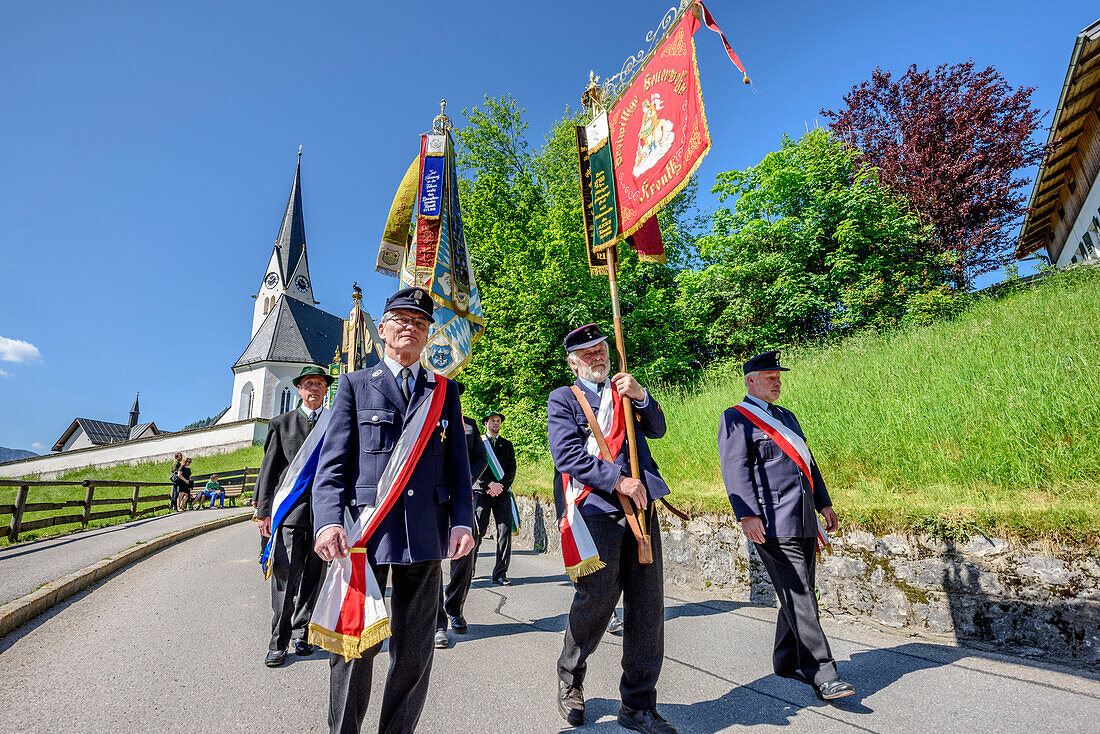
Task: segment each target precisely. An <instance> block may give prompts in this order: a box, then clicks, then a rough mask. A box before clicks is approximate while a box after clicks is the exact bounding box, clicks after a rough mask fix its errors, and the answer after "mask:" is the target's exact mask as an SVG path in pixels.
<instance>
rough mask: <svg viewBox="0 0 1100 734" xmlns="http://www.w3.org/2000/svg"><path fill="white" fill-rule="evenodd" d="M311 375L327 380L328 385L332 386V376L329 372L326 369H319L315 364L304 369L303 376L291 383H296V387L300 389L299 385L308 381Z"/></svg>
mask: <svg viewBox="0 0 1100 734" xmlns="http://www.w3.org/2000/svg"><path fill="white" fill-rule="evenodd" d="M310 375H317V376H318V377H323V378H325V384H326V385H331V384H332V375H330V374H329V373H328V370H326V369H325V368H324V367H318V366H317V365H315V364H307V365H306V366H305V367H303V368H302V374H300V375H298V376H297V377H295V378H294V379H293V380H291V382H293V383H294V387H298V383H299V382H301V381H302V380H304V379H306V378H307V377H309V376H310Z"/></svg>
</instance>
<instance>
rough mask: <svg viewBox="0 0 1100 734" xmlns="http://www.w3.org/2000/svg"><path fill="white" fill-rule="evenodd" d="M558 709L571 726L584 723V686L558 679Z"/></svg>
mask: <svg viewBox="0 0 1100 734" xmlns="http://www.w3.org/2000/svg"><path fill="white" fill-rule="evenodd" d="M558 711H559V712H560V713H561V717H562V718H563V719H565V720H566V721H568V722H569V723H570V724H572V725H573V726H580V725H581V724H583V723H584V688H583V687H582V686H567V685H565V683H564V682H562V681H561V680H559V681H558Z"/></svg>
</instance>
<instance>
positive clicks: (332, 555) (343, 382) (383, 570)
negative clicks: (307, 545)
mask: <svg viewBox="0 0 1100 734" xmlns="http://www.w3.org/2000/svg"><path fill="white" fill-rule="evenodd" d="M433 310H434V306H433V303H432V299H431V297H430V296H429V295H428V293H427V292H426V291H425V290H424V289H423V288H404V289H402V290H400V291H398V292H397V293H395V294H394V295H393V296H391V297H390V298H389V300H388V301H387V302H386V310H385V315H384V316H383V318H382V321H381V324H380V325H381V329H380V333H381V337H382V341H383V342H384V343H385V345H386V349H385V356H384V358H383V360H382V362H381V363H379V364H377V365H375V366H374V367H373V368H368V369H363V370H359V371H356V372H351V373H348V374H346V375H344V376H342V377H341V378H340V384H339V387H338V388H337V391H336V399H335V402H334V404H333V407H332V415H331V418H330V422H329V426H328V431H327V432H326V434H325V440H324V444H323V446H322V448H321V453H320V457H319V459H318V467H317V475H316V478H315V480H314V485H313V518H314V526H315V527H316V528H318V530H317V535H316V543H315V545H314V549H315V550H316V552H317V555H319V556H320V557H321V559H322V560H324V561H332V565H331V566H330V568H329V571H328V575H327V577H326V579H325V585H324V587H323V589H322V591H321V598H320V599H319V600H318V604H317V607H316V611H315V612H314V615H313V620H312V622H311V624H310V633H311V635H310V640H311V641H315V642H317V644H320V645H322V646H323V647H325V649H327V650H329V651H330V652H331V653H332V655H331V658H330V675H329V729H330V731H331V732H334V733H336V732H341V733H344V734H346V733H351V732H359V730H360V727H361V725H362V723H363V717H364V716H365V714H366V712H367V702H368V697H369V696H370V689H371V669H372V667H373V663H374V656H375V655H376V654H377V653H378V651H379V650H380V649H381V645H382V640H383V639H384V638H385V637H386V636H387V635H390V636H391V639H390V667H389V674H388V676H387V678H386V685H385V690H384V693H383V696H382V706H381V716H380V722H379V726H378V730H379V731H384V732H411V731H413V730H414V729H415V728H416V724H417V721H418V720H419V718H420V713H421V711H422V710H423V708H424V701H425V698H426V696H427V693H428V677H429V674H430V672H431V664H432V654H433V652H434V648H433V640H434V633H435V621H436V611H437V609H438V606H439V589H440V583H441V572H440V566H439V562H440V561H441V560H442V559H444V558H459V557H461V556H463V555H465V554H466V553H468V552H469V551H470V550H471V549H472V548H473V546H474V540H473V535H472V533H471V530H470V529H471V528H472V527H473V523H474V514H473V493H472V492H471V491H470V465H469V459H468V458H467V456H466V439H465V435H464V434H463V430H462V408H461V406H460V404H459V398H458V389H457V386H456V385H455V383H454V382H453V381H452V380H448V379H446V378H444V377H442V376H440V375H435V374H430V373H429V372H428V371H427V370H426V369H425V368H423V367H422V366H421V365H420V361H419V360H420V354H421V351H422V350H423V348H424V345H425V343H426V342H427V340H428V327H429V325H430V323H431V322H432V319H433V316H432V311H433ZM387 578H389V579H390V583H391V594H390V614H389V621H388V625H387V621H386V613H385V606H384V605H383V603H382V597H383V596H384V590H385V588H386V581H387Z"/></svg>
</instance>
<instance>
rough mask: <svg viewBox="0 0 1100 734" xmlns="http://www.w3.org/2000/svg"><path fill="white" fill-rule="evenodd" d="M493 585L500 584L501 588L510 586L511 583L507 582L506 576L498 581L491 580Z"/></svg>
mask: <svg viewBox="0 0 1100 734" xmlns="http://www.w3.org/2000/svg"><path fill="white" fill-rule="evenodd" d="M493 583H494V584H500V585H501V586H511V585H512V582H511V581H509V580H508V577H507V576H501V577H500V578H499V579H493Z"/></svg>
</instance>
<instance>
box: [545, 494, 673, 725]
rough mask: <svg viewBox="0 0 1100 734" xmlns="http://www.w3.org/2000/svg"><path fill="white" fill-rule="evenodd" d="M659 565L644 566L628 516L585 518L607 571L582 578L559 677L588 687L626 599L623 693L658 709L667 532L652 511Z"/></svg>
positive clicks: (630, 702)
mask: <svg viewBox="0 0 1100 734" xmlns="http://www.w3.org/2000/svg"><path fill="white" fill-rule="evenodd" d="M648 515H649V518H650V519H649V522H648V523H647V526H648V528H649V531H650V535H651V536H652V545H653V563H651V564H648V565H645V566H643V565H641V564H640V563H638V543H637V541H636V540H635V539H634V534H633V533H631V532H630V528H629V527H628V526H627V524H626V518H625V516H623V514H622V513H609V514H606V515H591V516H588V517H585V518H584V521H585V524H586V525H587V526H588V532H589V533H591V535H592V540H593V541H594V542H595V544H596V549H597V550H598V551H599V553H600V560H601V561H603V563H604V564H605V568H602V569H600V570H599V571H596V572H595V573H591V574H588V575H587V576H581V577H580V578H578V579H577V581H576V584H575V587H574V593H573V604H572V606H570V608H569V620H568V622H567V624H566V627H565V644H564V645H563V647H562V651H561V657H559V658H558V678H559V679H561V680H562V681H563V682H564V683H565V684H566V685H582V684H583V683H584V676H585V673H586V672H587V670H588V662H587V661H588V656H589V655H591V654H592V652H593V651H594V650H595V649H596V646H597V645H598V644H599V643H600V640H601V639H602V638H603V635H604V631H605V630H606V629H607V623H608V621H609V620H610V619H611V614H612V612H614V610H615V605H616V604H617V603H618V601H619V595H620V594H622V597H623V657H622V667H623V675H622V678H621V679H620V681H619V695H620V697H621V698H622V702H623V704H625V705H626V706H629V707H630V708H634V709H652V708H655V707H656V706H657V678H658V677H660V675H661V663H662V662H663V661H664V654H665V605H664V565H663V562H662V558H661V529H660V527H659V526H658V524H657V523H655V522H653V517H654V516H653V512H652V510H650V511H649V513H648Z"/></svg>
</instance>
